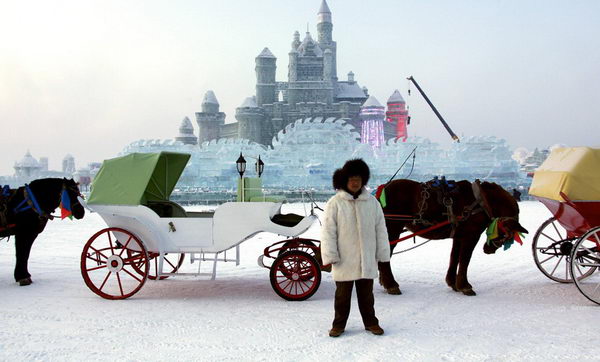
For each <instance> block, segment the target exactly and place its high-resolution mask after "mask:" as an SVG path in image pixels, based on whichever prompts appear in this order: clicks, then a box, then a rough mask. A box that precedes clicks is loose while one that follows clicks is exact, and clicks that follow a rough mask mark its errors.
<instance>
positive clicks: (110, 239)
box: [106, 233, 115, 250]
mask: <svg viewBox="0 0 600 362" xmlns="http://www.w3.org/2000/svg"><path fill="white" fill-rule="evenodd" d="M106 234H107V235H108V244H109V245H110V248H111V250H112V249H114V248H115V247H114V246H113V242H112V238H111V237H110V233H106Z"/></svg>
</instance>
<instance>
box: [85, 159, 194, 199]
mask: <svg viewBox="0 0 600 362" xmlns="http://www.w3.org/2000/svg"><path fill="white" fill-rule="evenodd" d="M189 159H190V155H189V154H187V153H175V152H160V153H131V154H129V155H126V156H123V157H117V158H111V159H109V160H105V161H104V162H103V163H102V167H101V168H100V171H98V174H97V175H96V177H95V178H94V182H93V183H92V192H91V194H90V198H89V200H88V204H109V205H111V204H112V205H140V204H146V203H147V202H148V201H167V200H169V196H171V192H173V188H175V184H177V181H178V180H179V176H181V173H182V172H183V169H184V168H185V165H186V164H187V162H188V160H189Z"/></svg>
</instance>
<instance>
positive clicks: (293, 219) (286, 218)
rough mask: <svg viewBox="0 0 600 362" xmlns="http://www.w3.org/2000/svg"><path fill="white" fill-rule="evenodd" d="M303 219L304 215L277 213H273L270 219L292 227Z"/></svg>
mask: <svg viewBox="0 0 600 362" xmlns="http://www.w3.org/2000/svg"><path fill="white" fill-rule="evenodd" d="M302 219H304V216H301V215H298V214H277V215H273V217H272V218H271V221H273V222H274V223H275V224H278V225H281V226H287V227H294V226H296V225H298V224H299V223H300V221H302Z"/></svg>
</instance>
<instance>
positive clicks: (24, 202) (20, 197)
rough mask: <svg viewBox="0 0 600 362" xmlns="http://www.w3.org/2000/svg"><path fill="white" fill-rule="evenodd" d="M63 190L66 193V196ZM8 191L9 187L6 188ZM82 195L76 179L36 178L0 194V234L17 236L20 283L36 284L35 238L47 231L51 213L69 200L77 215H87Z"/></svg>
mask: <svg viewBox="0 0 600 362" xmlns="http://www.w3.org/2000/svg"><path fill="white" fill-rule="evenodd" d="M63 190H64V191H66V195H68V199H67V200H65V199H66V195H64V196H63ZM6 191H8V190H6ZM77 196H80V193H79V188H78V187H77V183H75V181H73V180H72V179H69V180H68V179H64V178H63V179H60V178H46V179H40V180H34V181H32V182H31V183H30V184H29V185H28V186H23V187H19V188H18V189H13V190H10V192H6V194H5V195H3V196H0V198H3V201H4V202H0V213H1V214H2V215H0V217H1V218H2V220H0V221H1V222H0V237H7V236H11V235H14V236H15V249H16V257H17V262H16V265H15V274H14V276H15V280H16V281H17V282H18V283H19V285H21V286H24V285H29V284H31V283H32V281H31V274H29V272H28V271H27V261H28V260H29V253H30V251H31V246H32V245H33V242H34V240H35V239H36V238H37V236H38V234H39V233H41V232H42V231H44V228H45V227H46V223H47V222H48V220H52V219H53V218H54V216H52V215H51V213H52V212H53V211H54V210H55V209H56V208H57V207H58V206H59V205H60V203H61V199H63V202H65V201H66V202H69V203H70V208H71V212H72V214H73V216H74V217H75V218H76V219H81V218H83V215H84V214H85V210H84V208H83V206H82V205H81V204H80V203H79V200H78V199H77Z"/></svg>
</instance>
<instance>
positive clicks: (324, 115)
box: [122, 0, 529, 202]
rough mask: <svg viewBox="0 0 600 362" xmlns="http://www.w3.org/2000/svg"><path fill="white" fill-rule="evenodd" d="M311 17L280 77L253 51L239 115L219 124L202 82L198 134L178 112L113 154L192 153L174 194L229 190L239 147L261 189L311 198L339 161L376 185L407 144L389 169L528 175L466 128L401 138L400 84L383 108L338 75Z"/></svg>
mask: <svg viewBox="0 0 600 362" xmlns="http://www.w3.org/2000/svg"><path fill="white" fill-rule="evenodd" d="M317 16H318V19H317V20H318V21H317V29H318V39H317V40H313V38H312V37H311V35H310V33H309V32H307V33H306V36H305V37H304V39H303V40H302V41H301V40H300V34H299V33H298V32H296V33H295V34H294V39H293V42H292V48H291V50H290V52H289V54H288V55H289V66H288V80H287V81H286V82H278V81H276V79H275V72H276V61H277V59H276V57H275V56H274V55H273V54H272V53H271V51H270V50H269V49H268V48H265V49H264V50H263V51H262V52H261V53H260V54H259V55H258V56H257V57H256V59H255V62H256V68H255V70H256V94H255V95H252V96H249V97H247V98H246V99H245V100H244V101H243V103H242V104H241V105H240V107H238V108H237V109H236V115H235V116H236V119H237V121H238V122H236V123H227V124H226V123H225V116H226V115H225V113H223V112H220V111H219V107H220V105H219V102H218V100H217V97H216V95H215V94H214V92H212V91H208V92H206V95H205V96H204V98H203V100H202V104H201V107H202V111H201V112H198V113H196V122H197V125H198V137H196V136H195V135H194V129H193V126H192V122H191V121H190V119H189V118H188V117H186V118H184V119H183V121H182V122H181V125H180V127H179V134H178V136H177V137H175V139H174V140H140V141H136V142H134V143H131V144H130V145H128V146H126V147H125V149H124V150H123V152H122V154H127V153H131V152H159V151H163V150H165V151H175V152H186V153H189V154H191V155H192V157H191V159H190V162H189V164H188V166H187V167H186V169H185V171H184V173H183V175H182V178H181V180H180V182H179V184H178V188H177V190H176V192H175V195H174V197H175V198H180V199H179V201H185V199H187V200H188V201H192V202H193V201H206V200H209V199H213V200H216V199H218V198H219V195H221V194H222V195H229V196H227V197H233V196H231V195H232V194H233V192H235V189H236V187H237V178H238V177H239V176H238V174H237V171H236V166H235V161H236V159H237V158H238V157H239V154H240V152H241V153H242V154H243V155H244V156H245V158H246V159H247V160H248V161H249V163H250V165H249V166H250V167H249V168H250V169H251V168H252V167H251V166H252V163H253V162H252V159H253V158H254V159H257V158H258V157H259V156H260V157H261V160H263V161H264V163H265V170H264V173H263V175H262V179H263V186H264V187H265V188H266V189H271V190H277V192H284V191H285V192H295V191H297V190H302V189H311V190H313V191H314V192H316V193H318V194H320V195H321V196H322V197H319V198H320V199H324V198H326V197H327V196H328V195H330V194H331V193H333V190H332V187H331V175H332V174H333V172H334V170H335V169H336V168H338V167H340V166H341V165H342V164H343V163H344V162H345V161H346V160H348V159H350V158H357V157H360V158H363V159H364V160H365V161H366V162H367V163H368V164H369V165H370V167H371V170H372V181H371V182H370V183H371V186H376V185H377V184H382V183H385V182H386V181H388V179H389V178H390V177H391V176H392V175H393V174H394V173H395V172H396V171H397V169H398V167H399V166H400V165H401V164H402V163H403V162H404V161H405V160H406V159H407V157H408V155H409V154H411V152H412V151H413V149H415V148H416V156H415V158H414V162H413V160H412V159H409V160H408V162H407V163H406V165H405V166H404V168H402V169H401V170H400V172H399V173H398V175H397V176H396V177H398V178H411V179H413V180H417V181H426V180H429V179H431V178H432V177H434V176H441V175H444V176H446V177H447V178H448V179H455V180H462V179H466V180H474V179H476V178H478V179H481V180H486V181H492V182H497V183H499V184H501V185H502V186H504V187H505V188H507V189H509V190H510V189H512V188H518V189H520V190H523V189H526V186H527V185H528V182H529V179H527V178H526V174H525V173H523V172H521V171H520V170H519V164H518V163H517V162H516V161H514V160H513V159H512V158H511V156H512V153H511V150H510V149H509V147H508V146H507V144H506V142H505V141H504V140H502V139H498V138H495V137H467V138H463V140H462V142H461V143H455V144H453V145H452V146H451V147H449V148H442V147H440V145H439V144H437V143H433V142H430V141H429V140H428V139H425V138H418V137H410V136H409V133H408V127H407V126H408V124H409V119H410V118H409V116H408V110H407V108H406V102H405V101H404V99H403V97H402V95H401V94H400V92H399V91H397V90H396V91H394V92H393V93H392V95H391V96H390V97H389V98H388V100H387V102H386V106H387V110H386V107H385V106H383V105H382V104H381V103H380V102H379V101H378V100H377V99H376V98H375V97H374V96H373V95H369V93H368V90H367V89H366V88H365V87H360V86H359V84H358V83H357V82H356V81H355V79H354V73H352V72H349V73H348V79H347V81H340V80H338V77H337V43H336V42H335V41H334V40H333V38H332V30H333V23H332V16H331V11H330V10H329V7H328V5H327V2H326V1H325V0H322V3H321V7H320V9H319V12H318V15H317ZM251 176H252V175H251ZM182 199H183V200H182ZM225 199H226V197H225V196H223V199H221V201H223V200H225Z"/></svg>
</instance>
